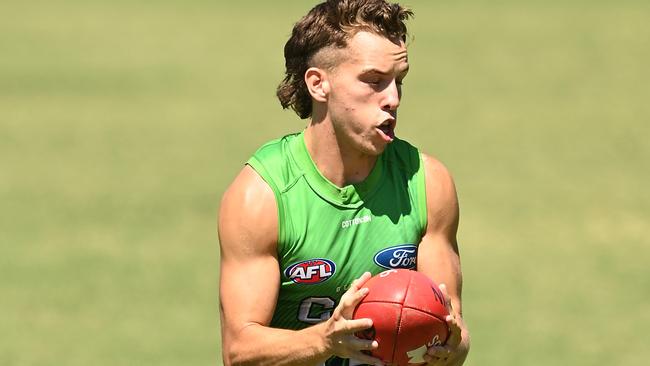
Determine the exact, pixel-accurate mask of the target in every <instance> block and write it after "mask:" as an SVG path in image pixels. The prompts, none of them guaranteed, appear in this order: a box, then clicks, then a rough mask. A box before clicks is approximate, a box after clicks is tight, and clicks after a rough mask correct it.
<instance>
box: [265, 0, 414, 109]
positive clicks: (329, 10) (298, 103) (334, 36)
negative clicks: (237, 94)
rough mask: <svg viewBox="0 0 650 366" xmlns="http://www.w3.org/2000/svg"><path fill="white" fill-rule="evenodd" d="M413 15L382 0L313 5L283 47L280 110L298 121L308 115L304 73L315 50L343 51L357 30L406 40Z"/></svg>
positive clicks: (343, 0)
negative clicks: (296, 116) (408, 20)
mask: <svg viewBox="0 0 650 366" xmlns="http://www.w3.org/2000/svg"><path fill="white" fill-rule="evenodd" d="M412 16H413V12H412V11H411V10H409V9H407V8H405V7H403V6H401V5H399V4H395V3H389V2H387V1H385V0H327V1H325V2H323V3H321V4H318V5H316V6H315V7H314V8H313V9H311V10H310V11H309V13H307V15H305V16H304V17H303V18H302V19H300V21H298V23H296V24H295V25H294V27H293V31H292V33H291V37H290V38H289V40H288V41H287V43H286V44H285V46H284V59H285V66H286V71H285V77H284V80H282V82H281V83H280V85H278V89H277V96H278V99H279V100H280V104H281V105H282V108H284V109H286V108H291V109H293V110H294V111H295V112H296V113H297V114H298V116H299V117H300V118H302V119H304V118H308V117H310V116H311V112H312V99H311V95H310V94H309V91H308V90H307V85H306V84H305V79H304V76H305V72H306V71H307V69H308V68H309V67H311V66H314V65H311V63H312V61H313V60H312V58H313V56H314V55H315V54H316V52H318V51H319V50H321V49H323V48H325V47H329V46H333V47H336V48H345V47H346V46H347V41H348V40H349V39H350V38H351V37H353V36H354V35H355V34H356V33H357V32H359V31H369V32H373V33H375V34H378V35H381V36H384V37H386V38H388V39H391V40H402V41H406V36H407V29H406V24H405V23H404V22H405V21H406V20H407V19H408V18H409V17H412Z"/></svg>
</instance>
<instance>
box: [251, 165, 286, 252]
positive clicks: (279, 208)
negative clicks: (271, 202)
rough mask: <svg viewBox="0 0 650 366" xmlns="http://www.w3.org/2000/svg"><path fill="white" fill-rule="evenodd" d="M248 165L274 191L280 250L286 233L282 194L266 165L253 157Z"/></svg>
mask: <svg viewBox="0 0 650 366" xmlns="http://www.w3.org/2000/svg"><path fill="white" fill-rule="evenodd" d="M246 165H248V166H250V167H251V168H253V170H255V172H257V174H259V175H260V177H262V179H263V180H264V182H266V184H268V185H269V187H270V188H271V190H272V191H273V196H274V197H275V205H276V207H277V214H278V238H277V246H278V250H280V247H281V245H282V244H281V243H284V242H285V240H284V239H285V237H284V236H285V233H284V229H283V227H284V225H283V224H282V223H283V221H284V212H285V209H284V204H283V202H282V198H281V195H282V193H281V192H280V189H279V188H278V186H277V184H276V183H275V182H274V181H273V178H272V176H271V174H269V172H268V170H267V169H266V168H265V167H264V165H263V164H262V163H261V162H260V161H259V160H258V159H257V158H255V157H254V156H253V157H251V158H250V159H249V160H248V161H247V162H246Z"/></svg>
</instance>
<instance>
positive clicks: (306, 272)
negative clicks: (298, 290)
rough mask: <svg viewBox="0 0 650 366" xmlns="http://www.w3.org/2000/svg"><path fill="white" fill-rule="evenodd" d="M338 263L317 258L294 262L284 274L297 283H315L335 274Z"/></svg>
mask: <svg viewBox="0 0 650 366" xmlns="http://www.w3.org/2000/svg"><path fill="white" fill-rule="evenodd" d="M335 271H336V264H335V263H334V262H332V261H331V260H329V259H324V258H316V259H309V260H306V261H302V262H298V263H294V264H292V265H290V266H289V267H287V268H286V269H285V270H284V275H285V276H287V277H288V278H289V279H290V280H291V281H293V282H295V283H301V284H307V285H313V284H316V283H321V282H325V281H327V280H328V279H329V278H330V277H332V276H333V275H334V272H335Z"/></svg>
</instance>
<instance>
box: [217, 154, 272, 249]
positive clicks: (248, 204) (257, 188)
mask: <svg viewBox="0 0 650 366" xmlns="http://www.w3.org/2000/svg"><path fill="white" fill-rule="evenodd" d="M218 221H219V222H218V225H219V239H220V243H221V246H222V248H223V247H224V246H226V247H229V246H231V245H237V246H240V245H244V246H255V247H256V248H257V249H262V248H266V247H268V246H273V245H274V244H275V243H276V242H277V232H278V229H277V228H278V215H277V205H276V202H275V196H274V194H273V191H272V189H271V187H269V185H268V184H267V183H266V182H265V181H264V180H263V179H262V177H261V176H260V175H259V174H258V173H257V172H256V171H255V170H254V169H253V168H251V167H250V166H249V165H245V166H244V168H243V169H242V170H241V171H240V172H239V174H238V175H237V177H236V178H235V179H234V181H233V182H232V183H231V184H230V186H229V187H228V189H226V192H225V193H224V195H223V197H222V199H221V206H220V208H219V220H218ZM248 250H255V248H253V247H250V248H248Z"/></svg>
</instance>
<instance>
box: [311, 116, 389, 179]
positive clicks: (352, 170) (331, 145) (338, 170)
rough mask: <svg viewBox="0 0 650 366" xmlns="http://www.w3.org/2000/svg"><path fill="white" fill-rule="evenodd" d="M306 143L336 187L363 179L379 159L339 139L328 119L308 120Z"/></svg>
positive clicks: (325, 175) (324, 174) (323, 171)
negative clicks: (315, 121) (316, 121)
mask: <svg viewBox="0 0 650 366" xmlns="http://www.w3.org/2000/svg"><path fill="white" fill-rule="evenodd" d="M305 145H306V146H307V151H308V152H309V155H310V156H311V159H312V160H313V161H314V163H315V164H316V167H317V168H318V170H319V171H320V173H321V174H322V175H323V176H324V177H325V178H327V180H329V181H330V182H332V183H334V184H335V185H336V186H337V187H344V186H346V185H349V184H355V183H359V182H362V181H363V180H365V179H366V178H367V177H368V175H370V172H371V171H372V169H373V167H374V166H375V162H376V161H377V157H376V156H372V155H368V154H363V153H361V152H360V151H358V150H355V149H354V148H353V147H352V146H350V145H349V143H346V141H340V138H338V137H337V136H336V133H335V131H334V128H333V127H332V124H331V123H329V122H328V121H320V122H318V123H314V122H311V123H309V125H308V126H307V129H306V130H305Z"/></svg>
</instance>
